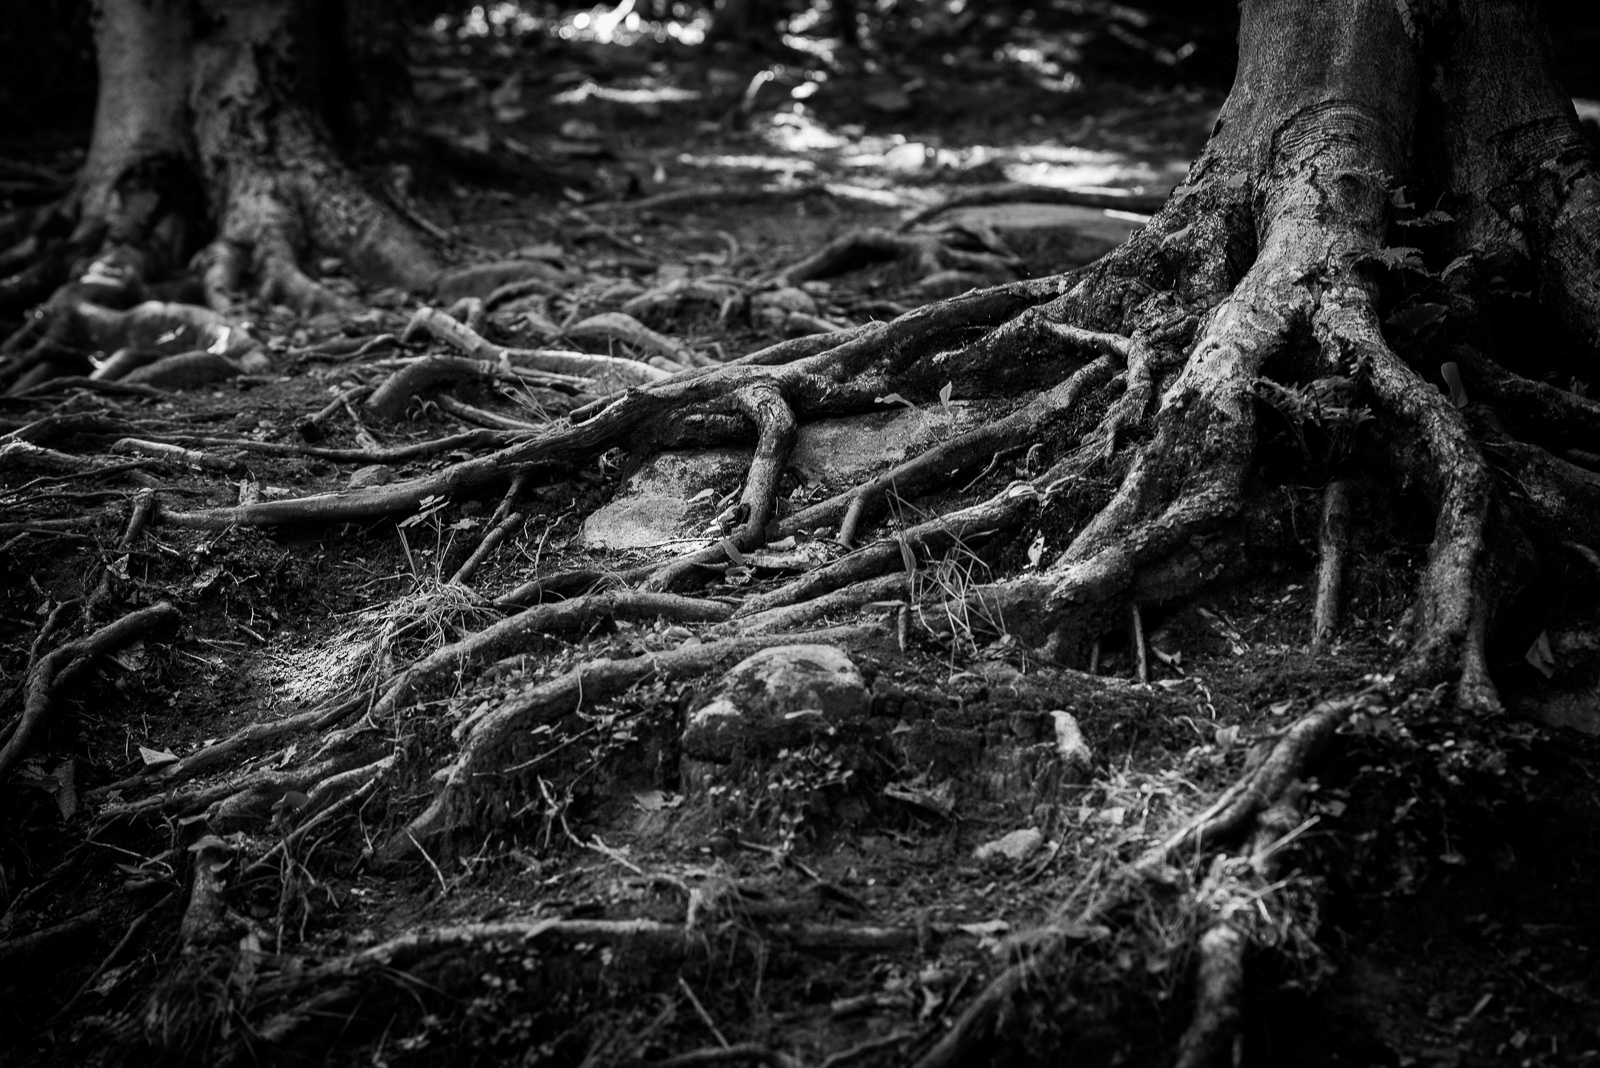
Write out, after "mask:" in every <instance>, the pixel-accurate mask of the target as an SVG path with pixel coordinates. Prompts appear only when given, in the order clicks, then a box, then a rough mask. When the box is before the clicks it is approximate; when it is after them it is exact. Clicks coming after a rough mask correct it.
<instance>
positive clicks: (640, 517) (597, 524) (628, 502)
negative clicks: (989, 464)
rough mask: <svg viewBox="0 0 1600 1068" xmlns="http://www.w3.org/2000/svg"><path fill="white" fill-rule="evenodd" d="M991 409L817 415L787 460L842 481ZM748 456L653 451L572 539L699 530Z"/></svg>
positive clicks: (631, 544)
mask: <svg viewBox="0 0 1600 1068" xmlns="http://www.w3.org/2000/svg"><path fill="white" fill-rule="evenodd" d="M991 411H992V409H991V407H990V406H988V405H985V404H980V403H974V402H966V401H954V402H952V403H951V404H950V405H949V406H948V407H946V406H944V405H941V404H937V403H935V404H929V405H924V406H922V407H920V408H915V409H913V408H908V407H906V406H905V405H903V404H893V405H892V406H885V409H884V410H883V411H881V412H873V413H870V414H867V415H862V416H853V417H851V418H848V419H822V420H818V421H817V422H813V423H807V424H806V425H804V426H802V427H801V428H800V431H799V435H798V438H797V440H796V441H795V447H794V452H793V454H792V455H791V456H790V459H789V464H790V467H791V469H792V470H793V471H794V472H795V473H796V474H798V475H799V476H800V478H801V480H802V481H804V482H806V483H808V484H809V483H813V482H821V483H824V484H825V485H826V486H827V487H828V488H830V489H831V488H842V487H844V486H847V485H853V484H855V483H857V482H861V481H864V480H866V479H869V478H871V477H873V476H874V475H876V474H878V473H880V472H882V471H885V470H887V469H888V468H890V467H892V466H894V465H895V464H898V463H902V462H904V461H905V460H907V459H909V458H910V457H912V456H915V455H917V454H919V453H921V452H924V451H926V450H927V449H928V448H929V447H930V446H932V445H934V444H936V443H938V442H940V441H943V440H945V439H946V438H950V437H953V436H955V435H957V434H961V433H964V432H965V431H967V430H969V429H971V428H972V427H974V426H977V425H978V424H980V423H982V422H983V421H984V420H986V419H988V418H989V417H990V413H991ZM751 455H752V454H751V451H750V450H749V449H731V448H716V449H696V450H678V451H667V452H662V453H658V454H657V455H655V456H653V457H651V458H650V460H648V461H647V462H646V463H645V464H644V465H643V466H641V467H640V468H639V469H638V470H637V471H635V472H633V473H632V474H631V475H629V476H628V477H627V478H625V479H624V480H623V483H622V485H621V486H620V487H619V488H618V490H617V493H616V496H615V497H614V498H612V500H611V502H610V503H608V504H606V505H604V506H602V507H600V508H598V509H596V510H595V511H594V512H593V513H592V514H590V516H589V518H588V519H586V520H584V523H583V529H582V530H581V531H580V532H579V534H578V538H577V546H578V547H582V548H590V549H647V548H653V547H656V546H660V545H664V544H667V543H671V542H681V541H683V540H684V539H693V538H700V537H704V536H705V529H706V526H707V524H708V523H709V522H710V521H711V519H712V518H713V516H714V514H715V509H714V508H713V505H714V504H715V503H716V501H717V500H720V499H721V498H722V497H723V496H724V495H725V494H727V493H730V492H732V491H733V490H735V489H737V488H738V486H739V484H740V482H741V481H743V479H744V476H745V473H746V472H747V471H749V470H750V458H751ZM705 490H711V492H712V495H713V496H712V499H711V500H709V501H706V502H705V504H704V507H698V506H697V504H691V502H695V501H696V498H697V497H698V495H700V494H701V493H702V492H703V491H705ZM697 503H698V502H697ZM679 547H680V548H687V547H686V546H679Z"/></svg>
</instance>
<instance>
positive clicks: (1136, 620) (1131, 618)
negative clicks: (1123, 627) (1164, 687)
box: [1128, 604, 1150, 682]
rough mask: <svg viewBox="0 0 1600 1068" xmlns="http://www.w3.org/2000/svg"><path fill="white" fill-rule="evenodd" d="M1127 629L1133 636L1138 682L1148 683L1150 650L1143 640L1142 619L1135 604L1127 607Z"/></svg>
mask: <svg viewBox="0 0 1600 1068" xmlns="http://www.w3.org/2000/svg"><path fill="white" fill-rule="evenodd" d="M1128 629H1129V630H1130V631H1131V632H1132V634H1133V654H1134V664H1135V671H1136V673H1137V675H1138V677H1139V681H1140V682H1149V681H1150V648H1149V646H1147V645H1146V644H1145V640H1144V618H1143V617H1142V616H1141V615H1140V614H1139V606H1138V605H1137V604H1134V605H1131V606H1129V610H1128Z"/></svg>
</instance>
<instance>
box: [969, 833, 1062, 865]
mask: <svg viewBox="0 0 1600 1068" xmlns="http://www.w3.org/2000/svg"><path fill="white" fill-rule="evenodd" d="M1043 843H1044V833H1043V832H1042V831H1040V830H1039V829H1038V828H1036V827H1028V828H1025V829H1023V830H1020V831H1012V832H1011V833H1010V834H1007V835H1002V836H1001V837H999V838H996V839H995V840H994V841H992V842H985V843H983V845H981V846H979V847H978V848H977V849H974V850H973V851H972V855H973V857H974V858H975V859H977V860H981V861H988V860H994V859H996V858H999V859H1002V860H1008V861H1010V862H1011V863H1013V864H1020V863H1021V862H1022V861H1024V860H1027V859H1028V858H1029V857H1031V856H1033V854H1034V853H1036V852H1038V850H1039V846H1040V845H1042V844H1043Z"/></svg>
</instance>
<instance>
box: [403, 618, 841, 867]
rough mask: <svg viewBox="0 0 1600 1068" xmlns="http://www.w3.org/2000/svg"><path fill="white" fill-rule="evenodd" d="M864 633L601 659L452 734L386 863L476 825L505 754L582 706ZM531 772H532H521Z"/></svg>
mask: <svg viewBox="0 0 1600 1068" xmlns="http://www.w3.org/2000/svg"><path fill="white" fill-rule="evenodd" d="M870 633H871V632H870V631H869V630H867V629H865V628H859V627H837V628H832V629H826V630H817V631H810V632H802V633H798V634H785V635H772V636H759V637H744V638H730V639H725V640H723V641H719V642H713V643H709V644H706V645H699V646H692V647H688V648H683V649H678V650H674V651H672V652H666V653H649V654H646V655H644V656H639V657H634V658H633V659H631V660H598V661H591V662H590V663H587V664H583V665H580V666H579V667H576V668H574V669H573V670H572V671H570V672H569V673H567V674H566V675H564V676H562V677H560V678H558V679H555V680H553V681H551V682H548V683H545V684H543V685H541V686H537V687H535V688H534V689H533V690H531V691H530V692H528V693H526V694H524V695H523V696H521V697H519V698H518V699H516V700H513V701H509V702H507V703H506V704H504V705H502V706H500V707H499V708H497V709H494V710H493V711H491V712H489V713H487V714H485V715H483V716H482V717H478V718H473V719H468V720H466V721H465V722H463V723H461V724H460V725H458V726H457V727H456V728H455V732H454V733H455V735H456V737H457V738H458V739H460V741H461V750H460V754H459V755H458V756H457V758H456V760H455V762H454V763H452V764H450V765H449V766H448V767H446V768H444V769H442V771H441V773H440V774H441V775H442V776H443V781H442V784H441V786H440V788H439V790H438V793H437V794H436V796H435V797H434V799H433V801H432V802H431V803H430V804H429V806H428V808H427V810H426V811H424V812H423V813H422V814H421V815H420V816H418V817H416V818H415V819H413V820H412V821H411V823H410V824H409V825H408V826H407V827H406V828H405V830H404V831H402V832H401V833H399V834H397V835H395V836H394V837H393V838H391V839H390V841H389V844H388V845H387V847H386V848H385V850H384V857H385V859H388V860H398V859H400V858H401V857H403V856H406V855H408V854H409V853H410V852H411V851H412V850H413V849H415V848H416V847H417V845H418V844H419V843H420V844H426V843H429V842H433V841H436V840H438V839H440V838H442V837H443V836H445V835H447V834H450V833H451V832H455V831H468V830H471V829H474V828H475V827H476V826H478V824H477V823H476V822H475V821H473V820H471V819H470V818H469V814H470V813H471V811H472V810H473V809H474V808H475V807H477V804H478V792H479V791H480V790H481V789H482V787H483V786H484V785H485V784H486V783H487V782H489V781H492V780H494V779H496V778H498V777H499V776H500V775H501V774H502V770H501V769H502V768H503V767H504V762H503V759H502V758H503V755H504V748H505V746H506V745H507V743H508V742H509V741H511V739H512V738H513V737H514V736H515V735H516V734H517V733H519V732H522V731H525V730H527V729H528V728H529V727H531V726H534V725H535V724H538V723H540V722H544V721H547V720H549V719H551V718H553V717H555V716H560V715H564V714H567V713H569V712H571V711H573V710H574V709H576V708H578V707H579V706H580V705H581V704H582V703H583V702H585V701H598V700H604V699H605V698H606V697H608V696H610V695H612V694H616V693H621V692H623V691H625V690H627V689H628V688H630V687H632V686H634V685H636V684H637V683H638V682H639V681H640V680H641V679H645V678H651V677H660V678H663V679H673V678H681V677H684V676H687V675H696V674H700V673H703V672H705V671H708V670H710V669H712V668H714V667H716V666H718V665H722V664H728V663H731V662H733V661H735V660H738V659H741V658H743V657H746V656H749V655H750V654H751V653H753V652H755V651H756V650H758V649H764V648H766V647H768V646H771V645H778V644H790V643H795V642H819V643H838V644H849V643H851V642H852V641H857V640H861V639H863V638H866V637H868V636H869V635H870ZM521 770H522V771H524V772H526V770H528V769H527V768H523V769H521Z"/></svg>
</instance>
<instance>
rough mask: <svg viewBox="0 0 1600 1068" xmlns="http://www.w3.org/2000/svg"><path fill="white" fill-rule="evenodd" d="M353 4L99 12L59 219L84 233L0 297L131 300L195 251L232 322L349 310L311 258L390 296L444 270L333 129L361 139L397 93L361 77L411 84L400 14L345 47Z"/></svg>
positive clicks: (233, 1) (278, 1)
mask: <svg viewBox="0 0 1600 1068" xmlns="http://www.w3.org/2000/svg"><path fill="white" fill-rule="evenodd" d="M351 3H352V4H354V3H355V0H351ZM349 6H350V5H347V4H344V3H340V4H331V5H330V4H319V3H314V2H311V0H204V2H200V3H193V2H190V0H97V2H96V4H95V8H94V19H93V27H94V37H95V49H96V55H97V58H98V64H99V75H100V82H99V96H98V100H97V106H96V111H95V121H94V131H93V135H92V137H91V141H90V147H89V153H88V158H87V161H86V163H85V165H84V168H83V170H82V172H81V174H80V176H79V179H78V183H77V187H76V189H75V191H74V193H73V195H72V196H71V197H70V198H69V199H68V200H67V201H66V202H65V203H63V204H61V205H58V206H57V208H56V209H55V212H54V215H55V217H56V218H58V219H66V220H67V221H69V223H70V224H71V229H70V232H71V237H70V240H68V241H67V242H66V243H65V245H64V246H59V247H57V248H55V249H54V250H52V251H53V252H54V255H53V256H51V255H45V256H41V257H40V260H41V264H44V266H35V268H34V269H33V272H32V274H31V275H30V276H29V277H27V278H24V279H22V280H20V281H14V282H11V283H10V284H9V286H7V287H0V290H8V291H3V292H0V301H10V302H15V303H21V302H23V301H27V300H31V299H36V298H37V297H39V296H40V291H41V288H42V287H43V288H46V289H47V288H48V287H52V286H55V285H59V284H61V283H62V282H64V281H68V280H71V284H70V285H68V286H67V288H66V290H64V291H62V292H61V293H59V294H58V299H57V301H56V302H55V303H56V307H57V308H58V310H59V309H67V310H70V308H72V307H74V306H75V305H76V304H77V303H78V302H80V301H82V300H90V301H94V302H96V303H103V304H111V305H114V306H125V305H127V304H131V303H133V302H135V301H137V300H140V299H143V297H144V296H145V295H146V286H147V284H148V283H150V282H153V281H156V280H158V279H161V278H163V277H166V276H169V275H171V274H173V273H174V272H177V271H180V270H182V269H183V268H185V266H186V265H187V264H188V262H189V260H190V258H191V257H193V256H194V255H195V254H196V253H197V252H203V254H204V255H203V260H202V262H203V270H202V281H203V285H204V291H205V292H204V295H205V300H206V302H207V303H209V304H210V305H211V306H212V307H213V308H215V309H218V310H226V309H228V308H229V307H231V306H232V305H233V304H234V303H235V301H236V300H237V298H238V296H239V295H240V294H242V293H246V292H253V293H259V294H261V295H263V296H265V297H267V298H269V299H271V300H275V301H280V302H283V303H287V304H290V305H293V306H295V307H298V308H301V309H304V310H317V309H320V308H326V307H333V306H337V305H338V304H339V303H340V301H338V299H337V298H335V297H333V296H332V295H331V294H330V293H328V292H327V291H326V290H325V289H323V287H321V286H320V285H318V284H317V283H316V282H315V281H314V280H313V279H312V278H311V277H309V276H308V275H307V274H306V273H305V272H304V271H303V270H302V269H301V267H300V264H301V262H302V261H303V259H304V258H305V257H306V255H307V254H308V253H311V252H313V251H315V252H320V253H323V254H328V255H334V256H339V257H342V258H343V259H344V260H345V261H346V264H347V266H348V267H349V269H350V271H351V273H353V274H355V275H356V276H358V277H360V278H363V279H365V280H368V281H371V282H373V283H376V284H381V285H400V286H407V287H412V288H419V287H422V286H425V285H426V284H427V283H428V282H429V281H430V280H431V279H432V278H433V276H434V275H435V274H436V273H437V267H436V265H435V263H434V262H433V259H432V257H431V255H430V254H429V253H428V251H427V250H426V249H425V248H424V247H423V246H422V245H421V243H420V242H419V241H418V240H417V238H416V237H415V236H414V235H413V234H412V233H411V231H410V230H409V229H408V228H407V227H406V226H405V225H404V224H403V223H401V222H400V221H399V219H398V218H397V217H396V216H395V215H394V214H393V213H392V212H391V211H389V210H388V209H387V208H386V207H385V206H383V205H382V204H381V203H380V202H379V201H377V200H375V199H374V198H373V197H372V196H371V195H369V194H368V193H367V192H366V191H365V190H364V189H363V188H362V187H361V184H360V182H359V181H358V180H357V179H356V178H355V176H354V175H353V174H352V173H351V172H350V171H349V170H348V168H346V167H345V166H344V165H343V164H342V163H341V162H340V160H339V158H338V155H337V153H336V152H335V150H334V147H333V143H332V138H331V137H330V135H329V126H328V123H327V122H326V121H324V120H325V117H327V116H330V115H331V116H332V117H333V118H335V119H336V120H338V123H337V124H338V125H339V126H340V127H341V128H343V129H345V130H349V129H351V127H352V124H353V123H352V120H353V118H355V117H357V116H362V115H365V116H372V115H377V114H381V110H380V109H378V108H374V107H373V106H371V102H372V101H373V100H375V99H381V98H382V96H383V94H382V93H378V94H372V95H369V94H366V93H361V92H354V91H352V82H355V81H360V80H361V77H362V72H365V71H373V72H375V73H374V80H375V81H377V82H378V83H379V85H381V87H382V88H383V89H391V88H394V87H397V86H403V83H404V79H403V76H397V75H396V71H401V72H402V73H403V63H402V62H401V61H400V60H399V59H398V58H396V57H395V56H393V55H390V54H389V52H390V51H391V50H392V49H393V48H395V47H397V46H398V43H399V42H398V41H397V39H396V36H395V34H394V33H388V32H385V31H384V27H385V26H386V25H391V24H392V23H393V20H392V19H389V20H388V21H387V22H386V21H385V19H384V18H383V17H381V13H380V12H378V11H376V10H374V9H373V8H372V7H371V6H370V5H362V4H356V5H355V6H357V7H359V8H360V9H361V10H362V11H363V12H364V13H365V16H364V19H363V21H362V26H361V33H360V35H359V36H357V37H356V38H355V39H354V40H352V41H350V42H346V40H345V38H344V36H343V35H342V31H347V30H349V29H350V28H351V27H350V26H348V25H346V24H345V21H346V20H345V19H344V17H343V16H344V14H345V13H346V12H347V8H348V7H349ZM351 18H352V19H353V18H354V15H353V14H352V15H351ZM347 43H349V44H351V45H353V48H346V44H347ZM363 103H364V104H366V106H364V107H363V106H359V105H362V104H363ZM57 228H59V227H57ZM49 229H50V226H48V225H42V226H41V227H40V230H41V231H42V232H43V231H48V230H49ZM30 247H31V246H30ZM74 260H75V261H76V263H75V265H72V261H74ZM69 265H70V266H71V270H70V273H66V274H63V268H65V267H67V266H69Z"/></svg>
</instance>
